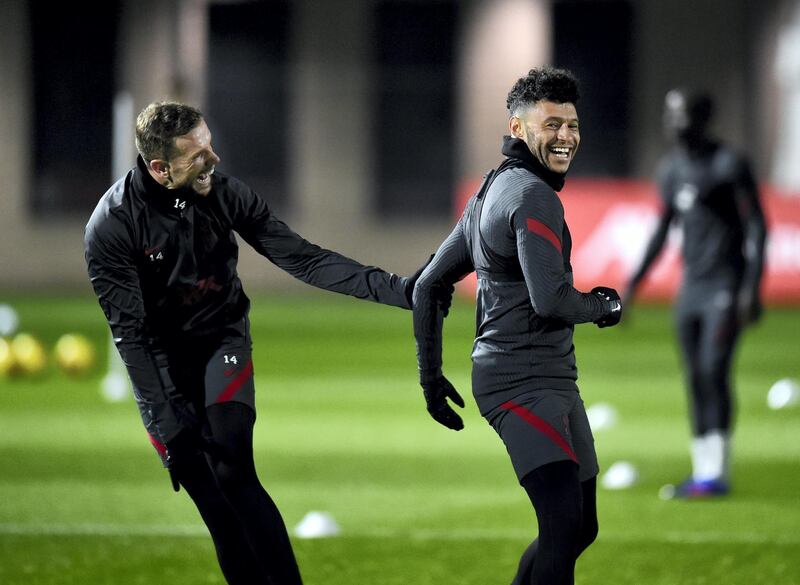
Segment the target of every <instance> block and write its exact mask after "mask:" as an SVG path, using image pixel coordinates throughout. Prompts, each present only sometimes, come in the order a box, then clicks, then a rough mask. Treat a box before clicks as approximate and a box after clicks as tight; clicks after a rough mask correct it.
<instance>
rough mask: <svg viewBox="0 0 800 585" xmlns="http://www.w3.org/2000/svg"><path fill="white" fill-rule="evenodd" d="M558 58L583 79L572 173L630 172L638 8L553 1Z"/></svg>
mask: <svg viewBox="0 0 800 585" xmlns="http://www.w3.org/2000/svg"><path fill="white" fill-rule="evenodd" d="M553 43H554V47H553V64H554V65H556V66H558V67H566V68H568V69H571V70H572V71H573V72H575V74H576V75H577V76H578V78H579V79H580V81H581V95H582V97H581V100H580V102H578V113H579V115H580V120H581V138H582V139H583V140H582V141H581V148H580V154H579V155H578V157H577V158H576V159H575V164H574V165H573V166H572V167H571V168H570V176H580V175H583V176H587V175H595V176H596V175H612V176H621V175H626V174H627V173H628V171H629V168H630V159H629V153H628V148H627V144H628V143H629V136H630V129H631V128H630V127H631V97H630V96H631V91H630V88H631V79H632V76H631V57H632V55H633V9H632V8H631V4H630V2H628V1H627V0H596V1H592V2H588V1H586V0H558V1H556V2H555V3H554V4H553Z"/></svg>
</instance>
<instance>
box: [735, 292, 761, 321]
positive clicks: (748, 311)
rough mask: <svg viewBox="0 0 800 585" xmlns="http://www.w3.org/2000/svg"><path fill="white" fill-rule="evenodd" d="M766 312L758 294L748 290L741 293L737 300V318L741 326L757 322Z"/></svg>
mask: <svg viewBox="0 0 800 585" xmlns="http://www.w3.org/2000/svg"><path fill="white" fill-rule="evenodd" d="M763 313H764V306H763V305H762V304H761V301H760V299H759V298H758V296H756V295H753V294H751V293H748V292H741V293H739V298H738V299H737V300H736V318H737V320H738V323H739V326H740V327H746V326H747V325H750V324H752V323H755V322H756V321H758V320H759V319H760V318H761V315H762V314H763Z"/></svg>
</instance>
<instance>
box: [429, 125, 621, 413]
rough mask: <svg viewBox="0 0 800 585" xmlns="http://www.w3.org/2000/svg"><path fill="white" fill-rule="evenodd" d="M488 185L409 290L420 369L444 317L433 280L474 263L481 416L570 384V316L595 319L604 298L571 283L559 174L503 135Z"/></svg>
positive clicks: (451, 277) (605, 309)
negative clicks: (538, 392)
mask: <svg viewBox="0 0 800 585" xmlns="http://www.w3.org/2000/svg"><path fill="white" fill-rule="evenodd" d="M503 154H505V155H506V156H507V157H509V159H508V160H507V161H506V162H504V163H503V165H501V168H500V169H498V173H497V174H496V175H495V178H494V180H493V181H492V182H491V186H489V188H488V190H486V191H485V194H484V192H483V189H485V187H486V182H484V186H483V187H482V189H481V191H479V192H478V193H477V194H476V195H475V196H473V197H472V198H471V199H470V200H469V202H468V203H467V206H466V208H465V210H464V213H463V215H462V217H461V219H460V221H459V222H458V224H457V225H456V226H455V228H454V229H453V231H452V233H451V234H450V235H449V236H448V237H447V239H446V240H445V241H444V243H442V245H441V247H440V248H439V250H438V251H437V252H436V255H435V256H434V258H433V261H432V262H431V264H430V265H429V266H428V268H427V269H426V270H425V272H423V274H422V276H421V277H420V279H419V280H418V281H417V284H416V287H415V289H414V309H413V310H414V335H415V337H416V341H417V357H418V362H419V367H420V371H421V373H422V375H423V376H425V375H431V374H432V373H436V372H438V371H440V370H441V366H442V358H441V352H442V324H443V315H442V313H441V310H439V309H438V308H437V304H436V289H437V287H440V286H443V285H447V284H452V283H454V282H456V281H458V280H460V279H461V278H463V277H464V276H466V275H467V274H468V273H470V272H472V271H475V272H476V273H477V277H478V288H477V307H476V312H477V315H476V317H477V331H476V336H475V344H474V346H473V352H472V362H473V374H472V390H473V394H474V395H475V399H476V401H477V403H478V406H479V408H480V410H481V413H483V414H485V413H487V412H488V411H489V410H491V409H492V408H494V407H496V406H498V405H499V404H502V403H503V402H505V401H507V400H510V399H512V398H514V397H515V396H518V395H519V394H521V393H523V392H527V391H529V390H537V389H546V388H547V389H563V390H577V384H576V382H575V381H576V379H577V377H578V373H577V368H576V366H575V353H574V348H573V344H572V337H573V329H574V324H575V323H584V322H588V321H595V320H597V319H599V318H600V317H602V316H604V315H607V314H608V313H610V311H611V308H612V307H611V303H609V302H607V301H605V300H602V299H600V298H599V297H598V296H596V295H593V294H590V293H582V292H579V291H578V290H576V289H575V288H574V287H573V286H572V283H573V279H572V267H571V265H570V251H571V248H572V240H571V238H570V234H569V229H568V228H567V224H566V222H565V221H564V208H563V206H562V204H561V201H560V199H559V198H558V195H556V193H555V190H554V189H560V188H561V186H562V185H563V176H562V175H556V174H555V173H552V172H550V171H549V170H548V169H546V168H544V167H543V166H542V165H540V164H539V163H538V162H537V161H536V160H535V159H534V158H533V156H532V155H531V153H530V151H529V150H528V147H527V145H526V144H525V143H524V142H523V141H521V140H518V139H514V138H510V137H506V140H505V143H504V145H503Z"/></svg>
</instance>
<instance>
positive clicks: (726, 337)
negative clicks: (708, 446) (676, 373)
mask: <svg viewBox="0 0 800 585" xmlns="http://www.w3.org/2000/svg"><path fill="white" fill-rule="evenodd" d="M676 323H677V327H678V338H679V340H680V343H681V351H682V354H683V363H684V364H685V366H686V374H687V378H688V380H687V381H688V386H689V395H690V401H691V413H692V416H691V421H692V432H693V433H694V435H695V436H698V437H699V436H703V435H705V434H706V433H708V432H709V431H714V430H721V431H729V430H730V429H731V426H732V419H733V395H732V392H731V386H730V371H731V363H732V361H733V354H734V350H735V347H736V340H737V339H738V336H739V327H738V325H737V323H736V315H735V314H734V312H733V311H732V310H731V309H730V308H727V309H715V308H713V307H708V308H706V309H705V310H704V311H703V312H702V313H698V312H697V311H696V310H695V309H693V310H692V311H686V310H684V309H682V308H679V310H678V313H677V316H676Z"/></svg>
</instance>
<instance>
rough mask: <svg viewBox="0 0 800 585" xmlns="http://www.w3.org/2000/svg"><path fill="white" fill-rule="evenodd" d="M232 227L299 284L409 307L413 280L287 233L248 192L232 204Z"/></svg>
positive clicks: (284, 227)
mask: <svg viewBox="0 0 800 585" xmlns="http://www.w3.org/2000/svg"><path fill="white" fill-rule="evenodd" d="M236 204H237V205H238V206H239V208H238V209H237V210H236V217H235V218H234V229H235V230H236V231H237V232H238V233H239V234H240V235H241V236H242V237H243V238H244V240H245V241H246V242H247V243H248V244H250V245H251V246H252V247H253V248H255V250H256V251H258V252H259V253H260V254H261V255H263V256H265V257H266V258H267V259H268V260H269V261H270V262H272V263H273V264H275V265H277V266H278V267H279V268H282V269H283V270H285V271H286V272H288V273H289V274H291V275H292V276H294V277H295V278H297V279H299V280H302V281H303V282H305V283H307V284H310V285H312V286H315V287H317V288H321V289H324V290H329V291H332V292H337V293H340V294H345V295H350V296H353V297H356V298H359V299H365V300H370V301H375V302H377V303H382V304H385V305H393V306H395V307H401V308H403V309H410V308H411V293H412V290H413V282H411V280H410V279H408V278H405V277H402V276H398V275H396V274H392V273H389V272H386V271H385V270H382V269H380V268H378V267H375V266H365V265H363V264H361V263H360V262H357V261H355V260H352V259H350V258H347V257H346V256H343V255H341V254H339V253H337V252H333V251H331V250H326V249H325V248H321V247H320V246H317V245H316V244H312V243H311V242H309V241H307V240H305V239H304V238H302V237H301V236H299V235H298V234H297V233H295V232H294V231H292V230H291V229H290V228H289V226H287V225H286V224H285V223H284V222H283V221H281V220H280V219H278V218H277V217H275V214H273V213H272V211H271V210H270V209H269V207H268V206H267V204H266V202H265V201H264V200H263V199H261V197H259V196H258V195H256V194H255V193H254V192H252V191H249V190H247V191H246V192H244V193H242V194H241V197H240V199H239V200H238V201H237V202H236Z"/></svg>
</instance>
